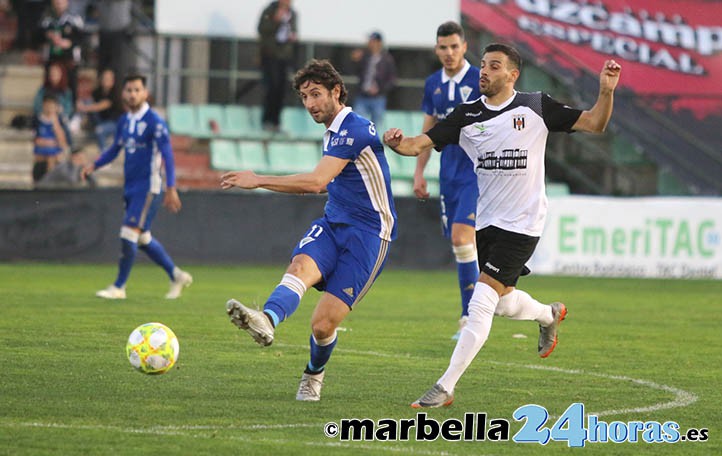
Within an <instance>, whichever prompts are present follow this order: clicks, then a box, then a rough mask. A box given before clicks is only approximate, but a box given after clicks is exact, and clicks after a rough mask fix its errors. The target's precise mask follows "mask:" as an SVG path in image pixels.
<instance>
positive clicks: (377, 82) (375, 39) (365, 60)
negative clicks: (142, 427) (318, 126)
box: [351, 32, 396, 128]
mask: <svg viewBox="0 0 722 456" xmlns="http://www.w3.org/2000/svg"><path fill="white" fill-rule="evenodd" d="M351 60H353V61H355V62H357V64H358V66H357V71H356V73H357V75H358V78H359V88H358V93H357V95H356V99H355V100H354V104H353V109H354V111H355V112H356V113H357V114H359V115H360V116H362V117H366V118H367V119H370V120H371V121H372V122H373V123H375V124H376V125H377V126H378V127H379V128H381V126H382V124H383V120H384V113H385V112H386V97H387V95H388V93H389V91H390V90H391V89H392V88H393V87H394V86H395V85H396V62H395V61H394V58H393V57H392V56H391V54H390V53H389V52H388V51H387V50H386V49H384V43H383V38H382V37H381V34H380V33H379V32H373V33H372V34H371V35H370V36H369V41H368V45H367V47H366V49H364V50H361V49H359V50H357V51H355V52H354V53H353V54H352V55H351Z"/></svg>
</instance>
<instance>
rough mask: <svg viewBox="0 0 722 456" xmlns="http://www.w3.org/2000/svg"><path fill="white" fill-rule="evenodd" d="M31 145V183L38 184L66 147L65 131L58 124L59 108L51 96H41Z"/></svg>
mask: <svg viewBox="0 0 722 456" xmlns="http://www.w3.org/2000/svg"><path fill="white" fill-rule="evenodd" d="M33 145H34V148H33V155H34V160H33V182H38V181H39V180H40V179H41V178H42V177H43V176H44V175H45V174H46V173H47V172H49V171H52V169H53V168H54V167H55V165H56V164H57V163H58V160H59V157H60V155H61V154H62V153H63V151H64V150H65V148H66V147H67V146H68V142H67V140H66V136H65V131H64V130H63V128H62V126H61V124H60V106H59V105H58V101H57V99H56V98H55V96H54V95H52V94H46V95H43V98H42V109H41V111H40V115H39V116H38V119H37V125H36V127H35V139H34V140H33Z"/></svg>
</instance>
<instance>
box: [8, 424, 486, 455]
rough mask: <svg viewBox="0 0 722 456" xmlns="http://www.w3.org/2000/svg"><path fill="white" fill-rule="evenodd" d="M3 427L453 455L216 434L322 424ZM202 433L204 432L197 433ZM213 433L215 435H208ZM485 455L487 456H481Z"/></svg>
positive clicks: (393, 448) (350, 443) (10, 425)
mask: <svg viewBox="0 0 722 456" xmlns="http://www.w3.org/2000/svg"><path fill="white" fill-rule="evenodd" d="M0 427H4V428H13V427H14V428H43V429H70V430H91V431H111V432H119V433H124V434H137V435H153V436H169V437H190V438H203V439H210V438H213V439H223V440H235V441H241V442H248V443H272V444H280V445H286V444H299V443H300V444H301V445H305V446H312V447H327V448H333V447H335V448H349V449H350V448H354V449H356V448H360V449H365V450H373V451H376V452H378V451H385V452H390V453H407V454H419V455H426V456H453V455H454V453H449V452H447V451H426V450H420V449H416V448H410V447H402V446H384V445H382V444H379V445H369V444H360V443H356V442H348V443H346V442H335V441H332V440H330V439H329V440H328V441H327V442H323V441H318V442H314V441H308V442H299V441H297V440H286V439H268V438H264V437H260V438H254V437H244V436H239V435H223V434H216V432H217V431H250V430H263V429H290V428H311V427H315V428H318V429H319V437H321V438H325V437H322V436H323V432H322V429H323V425H321V424H308V423H298V424H279V425H259V424H253V425H246V426H152V427H147V428H132V427H122V426H109V425H103V424H63V423H43V422H38V421H33V422H24V423H23V422H20V423H0ZM199 430H201V431H204V432H198V431H199ZM208 431H212V432H208ZM395 443H396V444H397V445H399V444H401V445H403V444H405V442H395ZM480 456H484V455H480Z"/></svg>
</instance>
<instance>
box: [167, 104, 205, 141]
mask: <svg viewBox="0 0 722 456" xmlns="http://www.w3.org/2000/svg"><path fill="white" fill-rule="evenodd" d="M168 126H169V127H170V131H171V133H173V134H176V135H189V136H194V135H195V134H197V132H198V122H197V119H196V111H195V109H194V107H193V105H189V104H173V105H170V106H169V107H168Z"/></svg>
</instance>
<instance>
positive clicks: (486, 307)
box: [437, 282, 499, 393]
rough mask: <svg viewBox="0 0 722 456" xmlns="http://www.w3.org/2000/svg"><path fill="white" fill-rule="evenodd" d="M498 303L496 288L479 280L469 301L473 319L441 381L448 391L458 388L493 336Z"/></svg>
mask: <svg viewBox="0 0 722 456" xmlns="http://www.w3.org/2000/svg"><path fill="white" fill-rule="evenodd" d="M498 302H499V294H497V292H496V291H494V289H493V288H491V287H490V286H489V285H487V284H485V283H483V282H477V283H476V286H475V287H474V294H473V295H472V296H471V300H470V301H469V320H468V321H467V322H466V326H464V329H462V330H461V335H460V336H459V340H458V341H457V342H456V347H455V348H454V353H452V354H451V360H450V361H449V367H448V368H447V369H446V372H444V375H442V376H441V378H440V379H439V381H438V382H437V383H439V384H440V385H441V386H443V387H444V389H445V390H446V391H447V392H449V393H451V392H453V391H454V387H455V386H456V383H457V382H458V381H459V379H460V378H461V376H462V374H463V373H464V371H465V370H466V368H467V367H469V364H471V362H472V361H473V360H474V357H476V354H477V353H479V350H481V347H482V346H483V345H484V342H486V339H487V338H488V337H489V332H490V331H491V322H492V320H493V319H494V309H495V308H496V304H497V303H498Z"/></svg>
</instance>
